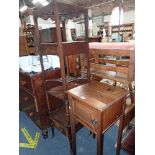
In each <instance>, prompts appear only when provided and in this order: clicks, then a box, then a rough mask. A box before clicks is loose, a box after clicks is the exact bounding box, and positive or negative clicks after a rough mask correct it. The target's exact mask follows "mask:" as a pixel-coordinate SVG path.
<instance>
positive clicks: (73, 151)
mask: <svg viewBox="0 0 155 155" xmlns="http://www.w3.org/2000/svg"><path fill="white" fill-rule="evenodd" d="M70 118H71V139H72V155H76V133H75V120H74V118H73V116H72V115H71V117H70Z"/></svg>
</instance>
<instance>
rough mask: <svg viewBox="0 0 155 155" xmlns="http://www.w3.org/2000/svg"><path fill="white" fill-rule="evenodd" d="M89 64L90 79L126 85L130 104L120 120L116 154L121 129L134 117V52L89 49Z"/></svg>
mask: <svg viewBox="0 0 155 155" xmlns="http://www.w3.org/2000/svg"><path fill="white" fill-rule="evenodd" d="M90 53H91V56H92V58H91V60H90V61H91V63H90V70H91V71H90V72H91V78H92V79H97V80H101V79H110V80H112V81H114V86H117V83H120V84H121V85H122V84H126V85H127V90H128V96H130V98H131V104H130V105H128V106H126V108H125V115H124V116H123V120H121V127H120V128H119V130H120V131H119V136H118V142H117V154H119V152H120V148H121V140H122V132H123V129H124V128H125V127H126V126H127V125H128V124H129V122H130V121H131V120H132V119H133V118H134V116H135V99H134V98H135V95H134V87H133V86H132V82H133V81H134V75H135V51H134V50H125V49H122V50H119V49H115V50H111V49H90Z"/></svg>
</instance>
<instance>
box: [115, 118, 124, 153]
mask: <svg viewBox="0 0 155 155" xmlns="http://www.w3.org/2000/svg"><path fill="white" fill-rule="evenodd" d="M122 133H123V116H122V117H121V118H120V122H119V130H118V137H117V149H116V155H119V154H120V149H121V142H122Z"/></svg>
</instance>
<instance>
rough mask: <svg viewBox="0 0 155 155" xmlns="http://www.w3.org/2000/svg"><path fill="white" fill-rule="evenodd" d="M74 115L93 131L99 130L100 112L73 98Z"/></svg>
mask: <svg viewBox="0 0 155 155" xmlns="http://www.w3.org/2000/svg"><path fill="white" fill-rule="evenodd" d="M73 114H74V115H75V116H76V117H77V118H78V119H79V120H80V122H81V123H82V124H84V125H85V126H88V127H89V128H91V129H92V130H93V131H95V130H96V129H97V126H98V122H99V114H100V112H99V111H98V110H96V109H94V108H91V107H88V106H87V105H86V104H84V103H82V102H81V101H79V100H77V99H75V98H73Z"/></svg>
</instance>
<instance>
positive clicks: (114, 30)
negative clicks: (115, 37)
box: [111, 23, 134, 38]
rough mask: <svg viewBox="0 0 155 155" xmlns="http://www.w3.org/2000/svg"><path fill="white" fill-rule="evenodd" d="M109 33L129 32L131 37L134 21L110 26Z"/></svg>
mask: <svg viewBox="0 0 155 155" xmlns="http://www.w3.org/2000/svg"><path fill="white" fill-rule="evenodd" d="M111 31H112V32H111V33H112V34H113V33H119V34H120V35H123V36H124V35H125V34H128V35H129V34H130V35H131V37H132V38H133V34H134V23H128V24H122V25H120V26H119V25H116V26H112V28H111Z"/></svg>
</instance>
